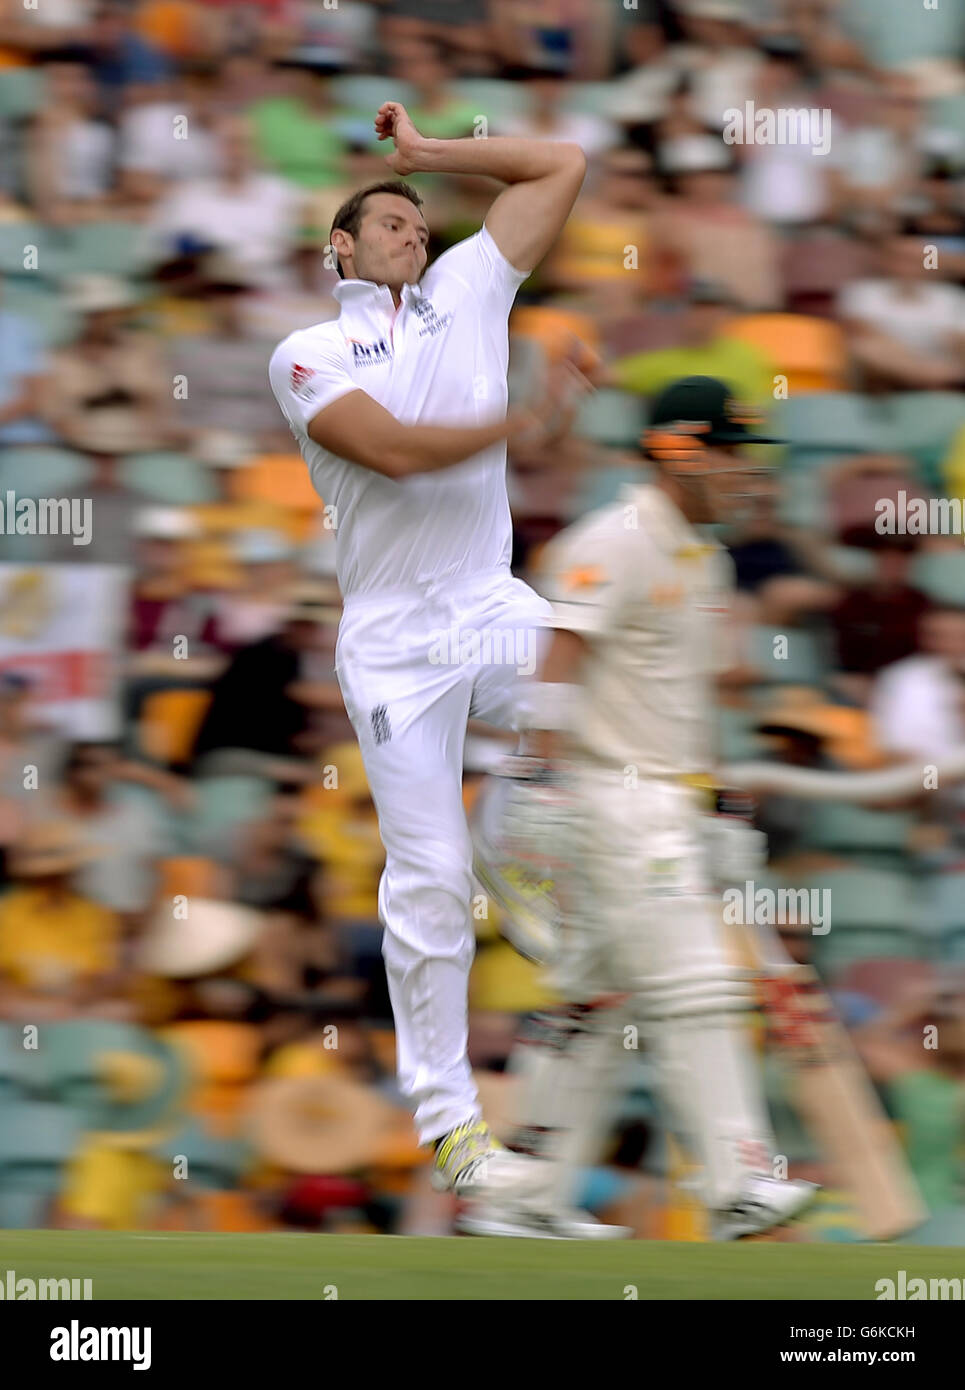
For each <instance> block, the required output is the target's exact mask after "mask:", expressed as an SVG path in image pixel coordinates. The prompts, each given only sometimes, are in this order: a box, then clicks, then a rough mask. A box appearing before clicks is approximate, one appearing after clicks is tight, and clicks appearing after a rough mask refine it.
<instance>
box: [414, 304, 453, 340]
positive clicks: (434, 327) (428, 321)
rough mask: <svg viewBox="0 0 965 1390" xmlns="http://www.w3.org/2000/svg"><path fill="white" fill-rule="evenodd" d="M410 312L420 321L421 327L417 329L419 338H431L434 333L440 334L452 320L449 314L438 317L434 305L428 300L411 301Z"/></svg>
mask: <svg viewBox="0 0 965 1390" xmlns="http://www.w3.org/2000/svg"><path fill="white" fill-rule="evenodd" d="M412 312H413V313H414V314H416V315H417V316H418V317H419V319H421V321H422V327H421V328H420V329H419V337H420V338H431V337H433V336H434V335H435V334H436V333H441V332H442V330H443V329H444V328H445V326H446V324H447V323H448V322H449V320H450V319H451V318H452V314H451V313H448V314H442V315H439V314H438V313H437V312H436V308H435V305H434V304H433V303H432V302H431V301H430V300H428V299H413V301H412Z"/></svg>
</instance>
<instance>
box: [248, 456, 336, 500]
mask: <svg viewBox="0 0 965 1390" xmlns="http://www.w3.org/2000/svg"><path fill="white" fill-rule="evenodd" d="M233 495H234V498H235V500H236V501H238V502H265V503H267V504H270V505H271V506H273V507H289V508H291V509H292V510H294V511H318V510H319V509H320V508H321V506H322V501H321V499H320V498H319V495H318V493H317V492H316V491H315V489H314V487H313V486H312V480H311V478H310V477H309V474H308V469H307V468H306V467H305V464H304V462H303V461H302V459H301V458H300V457H299V456H298V454H263V455H262V456H261V457H259V458H255V459H252V460H251V462H250V463H249V464H248V467H247V468H242V469H240V470H239V472H238V474H237V476H236V478H235V480H234V488H233Z"/></svg>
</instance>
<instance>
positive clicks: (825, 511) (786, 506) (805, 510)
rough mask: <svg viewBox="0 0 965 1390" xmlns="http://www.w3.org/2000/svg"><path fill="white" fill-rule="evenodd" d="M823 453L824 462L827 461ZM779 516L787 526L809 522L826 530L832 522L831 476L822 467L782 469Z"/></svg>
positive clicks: (808, 524) (780, 474) (809, 524)
mask: <svg viewBox="0 0 965 1390" xmlns="http://www.w3.org/2000/svg"><path fill="white" fill-rule="evenodd" d="M825 461H826V459H825V456H824V455H822V462H825ZM778 477H779V479H780V495H779V497H778V504H777V505H778V516H779V518H780V520H781V521H782V522H783V523H784V524H785V525H786V526H807V527H812V528H813V529H815V530H818V531H823V532H826V531H827V529H828V526H829V514H830V507H829V505H828V492H827V480H826V478H825V476H824V469H823V467H822V468H820V469H819V468H811V469H808V468H797V467H795V466H794V465H793V464H791V466H790V467H783V468H781V469H780V471H779V474H778Z"/></svg>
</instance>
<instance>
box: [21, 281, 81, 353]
mask: <svg viewBox="0 0 965 1390" xmlns="http://www.w3.org/2000/svg"><path fill="white" fill-rule="evenodd" d="M3 307H4V308H5V309H9V310H10V311H11V312H12V313H15V314H20V315H21V316H22V317H23V318H25V319H29V321H30V323H31V324H32V325H33V328H34V331H35V332H36V334H37V336H38V338H39V339H40V342H41V343H42V345H43V346H44V347H46V348H58V347H62V346H63V344H64V343H68V342H70V340H71V339H72V338H73V337H75V336H76V332H77V322H78V316H77V314H76V313H74V311H73V310H72V309H69V308H68V307H67V305H66V303H65V302H64V296H63V293H62V291H60V290H59V289H58V288H57V287H56V286H54V285H51V284H50V283H49V282H48V281H46V280H42V279H41V278H40V276H39V275H34V276H29V275H24V276H21V277H20V278H19V279H18V278H16V277H13V276H11V277H10V278H9V279H7V280H6V281H5V283H4V286H3Z"/></svg>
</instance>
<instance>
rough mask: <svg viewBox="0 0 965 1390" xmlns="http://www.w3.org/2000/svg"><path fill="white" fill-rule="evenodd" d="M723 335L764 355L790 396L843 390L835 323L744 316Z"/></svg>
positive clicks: (841, 347)
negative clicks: (778, 374) (750, 345)
mask: <svg viewBox="0 0 965 1390" xmlns="http://www.w3.org/2000/svg"><path fill="white" fill-rule="evenodd" d="M725 335H726V336H727V337H729V338H738V339H740V341H741V342H745V343H752V344H753V345H754V346H755V347H757V348H760V350H761V351H762V352H764V353H766V354H767V355H768V356H769V357H770V358H771V359H772V360H773V361H774V362H776V363H777V369H778V371H779V372H780V373H781V375H782V376H786V377H787V389H788V393H789V394H790V395H801V394H804V393H808V392H812V391H840V390H843V389H844V387H845V371H846V367H847V354H846V351H845V343H844V334H843V333H842V332H841V329H840V328H839V327H838V325H837V324H835V323H829V322H828V321H827V320H826V319H818V318H809V317H807V316H806V315H804V314H747V315H744V316H742V317H741V318H737V319H734V320H733V322H732V323H730V324H728V325H727V328H726V329H725Z"/></svg>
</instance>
